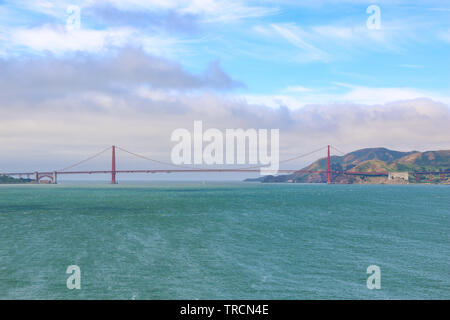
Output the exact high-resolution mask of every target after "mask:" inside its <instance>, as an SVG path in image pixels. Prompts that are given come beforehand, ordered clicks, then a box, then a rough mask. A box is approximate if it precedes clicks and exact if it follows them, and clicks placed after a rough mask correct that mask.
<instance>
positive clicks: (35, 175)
mask: <svg viewBox="0 0 450 320" xmlns="http://www.w3.org/2000/svg"><path fill="white" fill-rule="evenodd" d="M116 149H118V150H121V151H123V152H126V153H128V154H131V155H133V156H135V157H138V158H141V159H145V160H148V161H152V162H154V163H158V164H163V165H168V166H171V167H177V168H176V169H137V170H136V169H128V170H119V169H117V168H116ZM324 149H326V150H327V155H326V157H327V170H306V169H278V170H277V171H278V172H280V173H310V174H313V173H316V174H326V177H327V183H333V177H334V176H336V175H340V174H344V175H353V176H372V177H373V176H388V175H389V172H387V171H380V172H376V171H370V172H369V171H368V172H361V171H351V170H331V149H333V150H335V151H337V152H339V153H340V154H342V155H344V153H343V152H342V151H340V150H339V149H337V148H335V147H333V146H331V145H328V146H324V147H322V148H319V149H317V150H314V151H311V152H308V153H304V154H301V155H297V156H295V157H292V158H288V159H285V160H282V161H279V163H284V162H289V161H293V160H296V159H300V158H303V157H306V156H309V155H312V154H314V153H317V152H319V151H322V150H324ZM109 150H111V170H75V171H69V170H70V169H72V168H74V167H76V166H79V165H81V164H83V163H85V162H87V161H89V160H92V159H94V158H97V157H98V156H100V155H101V154H104V153H105V152H106V151H109ZM263 167H264V165H260V166H253V167H244V168H210V169H206V168H194V167H187V166H183V165H177V164H173V163H169V162H164V161H160V160H155V159H151V158H149V157H146V156H143V155H141V154H137V153H134V152H131V151H128V150H126V149H124V148H121V147H118V146H114V145H113V146H111V147H108V148H106V149H104V150H102V151H100V152H98V153H96V154H94V155H93V156H90V157H88V158H86V159H83V160H81V161H78V162H76V163H74V164H72V165H70V166H68V167H65V168H63V169H60V170H53V171H33V172H4V173H1V172H0V176H9V177H20V178H22V177H24V176H25V177H27V178H28V179H32V180H34V181H35V182H36V183H40V182H41V181H43V179H49V180H45V181H49V182H51V183H57V181H58V176H61V175H80V174H110V175H111V184H117V179H116V175H117V174H123V173H208V172H222V173H227V172H241V173H251V172H260V169H261V168H263ZM409 173H412V174H414V175H416V179H417V181H420V177H421V175H428V176H429V181H432V178H433V176H434V175H440V179H441V180H444V179H445V178H446V176H447V175H448V174H450V171H424V172H419V171H414V172H409Z"/></svg>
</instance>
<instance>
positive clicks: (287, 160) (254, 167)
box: [237, 147, 327, 170]
mask: <svg viewBox="0 0 450 320" xmlns="http://www.w3.org/2000/svg"><path fill="white" fill-rule="evenodd" d="M325 148H327V147H322V148H319V149H316V150H313V151H310V152H307V153H303V154H300V155H297V156H295V157H292V158H288V159H284V160H280V161H278V163H285V162H289V161H292V160H297V159H300V158H304V157H307V156H309V155H312V154H313V153H316V152H319V151H321V150H323V149H325ZM266 166H268V164H266V165H259V166H253V167H244V168H237V170H248V169H258V168H263V167H266Z"/></svg>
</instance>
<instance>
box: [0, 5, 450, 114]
mask: <svg viewBox="0 0 450 320" xmlns="http://www.w3.org/2000/svg"><path fill="white" fill-rule="evenodd" d="M370 4H376V5H377V6H378V7H379V8H380V12H381V28H380V29H379V30H370V29H368V28H367V26H366V21H367V19H368V18H369V16H370V14H368V13H366V9H367V7H368V6H369V5H370ZM0 5H1V10H0V21H1V22H0V23H1V24H2V26H1V28H0V29H1V30H3V31H2V32H1V33H0V34H1V37H0V39H2V41H1V42H0V44H1V47H0V52H1V54H2V55H3V56H9V55H19V56H20V55H24V54H37V55H39V54H45V53H48V52H51V53H53V54H56V55H64V54H70V53H71V52H72V53H73V52H74V51H87V52H96V53H98V54H102V51H103V50H104V49H105V48H106V47H109V46H122V45H133V46H142V47H143V48H144V50H146V51H147V52H149V53H151V54H156V55H158V56H163V57H166V58H168V59H172V60H175V61H177V62H178V63H180V64H182V65H183V67H185V68H186V70H189V71H192V72H194V73H195V72H201V71H202V70H203V69H204V68H205V66H207V65H208V63H211V62H212V61H218V62H220V65H221V66H222V68H223V69H224V71H226V72H227V73H228V74H229V75H230V76H231V77H233V79H236V80H238V81H240V82H242V87H239V88H237V89H236V90H235V91H234V93H239V94H242V95H249V96H253V95H257V97H253V98H254V99H255V100H256V99H257V98H259V100H258V101H263V99H267V102H268V103H269V102H272V101H273V100H271V99H270V98H269V97H265V96H267V95H278V96H286V97H295V98H297V99H298V100H299V101H298V103H297V105H296V104H295V103H293V102H291V103H289V104H288V106H289V107H299V106H301V105H303V104H305V103H315V102H320V101H321V100H320V99H318V98H317V95H322V96H324V97H323V98H322V99H323V100H324V101H334V100H340V99H347V98H346V97H345V94H346V93H350V92H351V91H352V90H355V88H373V89H382V88H394V89H396V90H397V91H398V92H397V91H394V90H393V91H392V92H391V94H392V95H394V96H392V99H395V94H396V93H397V94H398V95H399V97H400V98H405V97H409V96H411V97H412V96H414V93H415V92H417V94H418V95H420V94H421V93H428V94H429V95H433V96H435V97H440V98H443V99H444V98H445V99H446V98H447V97H448V96H450V93H449V84H450V83H449V77H448V74H449V68H450V67H449V64H448V56H449V53H450V49H449V47H450V19H449V18H450V7H449V6H448V2H446V1H426V2H425V1H379V2H376V1H375V2H373V1H274V2H270V1H262V2H253V1H230V2H229V1H218V2H217V1H209V0H208V1H193V2H189V1H187V2H185V1H162V2H161V1H109V2H107V1H78V2H77V1H70V2H65V1H58V2H51V1H34V2H33V1H32V2H30V1H2V2H0ZM69 5H77V6H79V7H80V10H81V12H80V13H81V14H80V17H81V30H80V34H77V35H73V36H72V37H68V36H67V34H66V31H65V29H64V27H65V25H66V21H67V19H68V16H69V14H68V13H67V12H66V10H67V7H68V6H69ZM64 37H65V38H66V40H64V39H63V38H64ZM86 38H88V39H90V40H88V39H86ZM99 41H101V42H102V44H98V43H95V42H99ZM93 42H94V43H93ZM408 90H409V91H408ZM260 96H262V97H260ZM390 98H391V97H386V99H390ZM367 100H368V101H369V100H370V99H367ZM381 100H383V99H381ZM286 101H287V100H286ZM369 102H377V99H375V98H374V99H373V101H369ZM383 102H385V101H384V100H383Z"/></svg>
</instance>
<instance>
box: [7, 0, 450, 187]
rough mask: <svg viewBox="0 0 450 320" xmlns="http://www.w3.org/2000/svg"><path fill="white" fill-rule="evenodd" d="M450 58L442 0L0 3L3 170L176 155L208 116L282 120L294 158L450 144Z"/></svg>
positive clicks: (132, 163) (125, 163)
mask: <svg viewBox="0 0 450 320" xmlns="http://www.w3.org/2000/svg"><path fill="white" fill-rule="evenodd" d="M371 6H372V7H371ZM373 6H375V7H376V9H377V10H379V16H376V17H375V16H374V14H375V11H373V9H372V10H370V8H373ZM78 13H79V17H80V19H79V20H78V19H77V16H78ZM375 18H376V19H375ZM374 19H375V20H374ZM78 21H79V23H78ZM375 22H376V23H378V24H377V25H376V24H374V23H375ZM449 56H450V4H449V2H448V1H440V0H439V1H438V0H430V1H400V0H393V1H392V0H391V1H381V0H380V1H363V0H343V1H337V0H316V1H291V0H280V1H242V0H231V1H230V0H228V1H214V0H194V1H181V0H180V1H177V0H169V1H153V0H151V1H138V0H121V1H119V0H113V1H94V0H85V1H45V0H42V1H21V0H16V1H7V0H0V88H1V89H0V148H1V150H2V151H1V152H0V154H1V157H0V171H3V172H5V171H14V170H31V171H35V170H55V169H59V168H63V167H66V166H67V165H69V164H71V163H74V162H77V161H78V160H81V159H83V158H84V157H87V156H89V155H91V154H94V153H96V152H97V151H100V150H102V149H104V148H105V147H107V146H110V145H112V144H115V145H119V146H122V147H123V148H126V149H128V150H130V151H134V152H137V153H141V154H143V155H145V156H151V157H152V158H155V159H158V160H162V161H170V150H171V149H172V147H173V146H174V143H173V142H171V141H170V135H171V132H172V131H173V130H175V129H177V128H186V129H188V130H192V128H193V122H194V121H195V120H202V121H203V124H204V127H206V128H218V129H220V130H225V129H226V128H243V129H247V128H255V129H258V128H264V129H271V128H277V129H279V130H280V159H281V160H282V159H283V158H289V157H292V156H295V155H297V154H301V153H306V152H308V151H311V150H315V149H318V148H320V147H322V146H325V145H328V144H332V145H334V146H336V147H338V148H339V149H340V150H342V151H344V152H350V151H353V150H355V149H359V148H365V147H387V148H390V149H395V150H401V151H411V150H418V151H426V150H437V149H450V129H449V125H448V124H449V123H450V122H449V120H450V109H449V108H450V107H449V105H450V66H449ZM120 156H121V157H119V159H118V167H119V168H123V169H125V168H150V167H151V168H153V167H157V165H155V164H152V163H148V162H146V161H144V160H142V159H132V158H130V157H128V156H127V155H120ZM322 156H323V155H322ZM317 157H318V155H313V156H311V157H310V158H309V159H302V160H299V161H298V162H294V163H291V164H289V166H288V165H286V167H289V168H294V167H295V168H298V167H302V166H304V165H306V164H308V163H309V162H311V161H313V160H315V159H316V158H317ZM109 162H110V159H109V155H105V156H104V157H103V158H101V157H100V158H99V159H96V160H95V161H93V162H92V164H86V165H85V167H83V166H81V167H80V168H79V169H108V166H109V165H110V164H109ZM176 178H177V177H175V178H174V179H176ZM201 178H202V179H203V178H204V177H203V176H202V177H201ZM215 178H217V177H215ZM234 178H235V176H234Z"/></svg>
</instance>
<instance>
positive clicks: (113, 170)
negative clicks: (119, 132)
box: [111, 146, 117, 184]
mask: <svg viewBox="0 0 450 320" xmlns="http://www.w3.org/2000/svg"><path fill="white" fill-rule="evenodd" d="M111 150H112V164H111V184H116V183H117V181H116V146H112V149H111Z"/></svg>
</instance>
